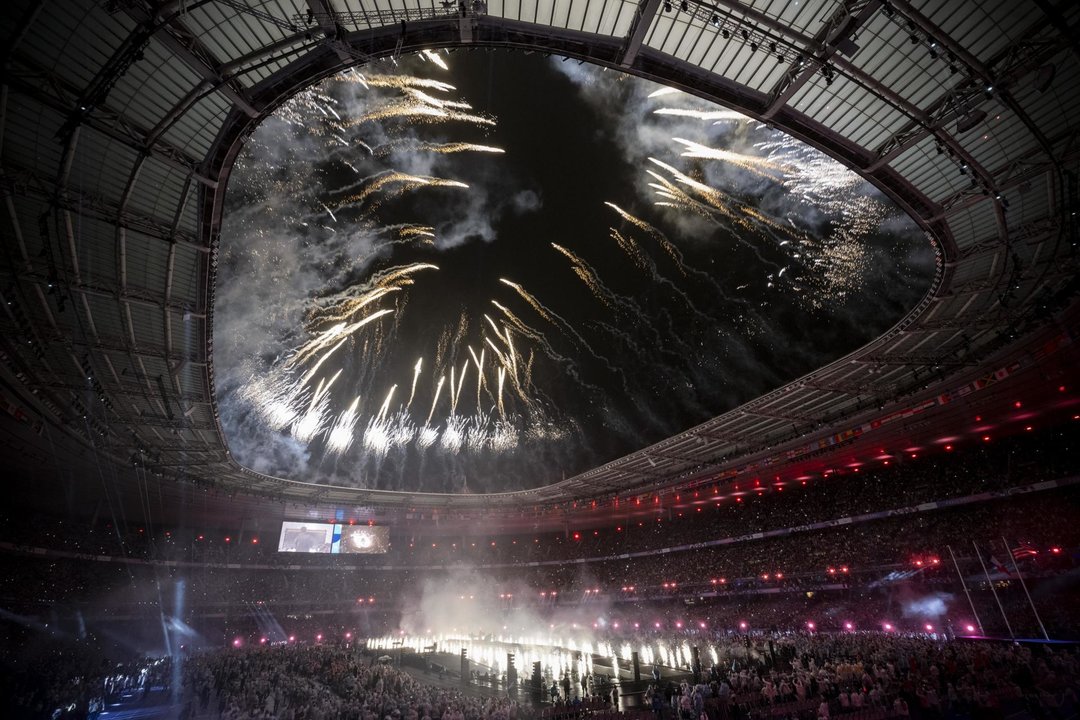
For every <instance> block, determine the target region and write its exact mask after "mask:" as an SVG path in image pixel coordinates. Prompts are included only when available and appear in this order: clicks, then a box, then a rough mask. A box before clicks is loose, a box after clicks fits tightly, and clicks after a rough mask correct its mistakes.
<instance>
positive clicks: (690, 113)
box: [653, 108, 750, 121]
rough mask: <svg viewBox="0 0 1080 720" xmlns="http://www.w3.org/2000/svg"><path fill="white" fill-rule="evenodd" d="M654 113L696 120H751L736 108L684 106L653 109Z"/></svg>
mask: <svg viewBox="0 0 1080 720" xmlns="http://www.w3.org/2000/svg"><path fill="white" fill-rule="evenodd" d="M653 115H673V116H675V117H687V118H693V119H695V120H706V121H708V120H714V121H729V120H734V121H742V120H749V119H750V118H748V117H746V116H745V115H743V114H742V113H739V112H735V111H734V110H686V109H684V108H657V109H656V110H653Z"/></svg>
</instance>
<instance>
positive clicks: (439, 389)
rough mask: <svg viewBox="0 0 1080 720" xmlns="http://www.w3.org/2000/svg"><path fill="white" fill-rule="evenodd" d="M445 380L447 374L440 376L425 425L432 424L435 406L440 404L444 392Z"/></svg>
mask: <svg viewBox="0 0 1080 720" xmlns="http://www.w3.org/2000/svg"><path fill="white" fill-rule="evenodd" d="M445 382H446V376H445V375H442V376H441V377H439V384H438V385H436V386H435V397H434V398H432V400H431V411H430V412H428V416H427V420H425V421H424V425H430V424H431V417H432V416H433V415H434V414H435V406H436V405H438V404H439V395H440V394H441V393H442V389H443V383H445Z"/></svg>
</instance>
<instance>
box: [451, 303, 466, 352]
mask: <svg viewBox="0 0 1080 720" xmlns="http://www.w3.org/2000/svg"><path fill="white" fill-rule="evenodd" d="M468 331H469V318H468V316H467V315H466V314H465V311H464V310H463V311H462V312H461V315H459V316H458V325H457V332H456V333H454V340H453V345H454V348H455V352H454V357H455V358H456V357H457V351H456V348H457V347H458V346H459V345H461V342H462V340H464V339H465V333H467V332H468Z"/></svg>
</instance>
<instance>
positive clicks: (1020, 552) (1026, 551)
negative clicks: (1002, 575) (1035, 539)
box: [1011, 542, 1039, 560]
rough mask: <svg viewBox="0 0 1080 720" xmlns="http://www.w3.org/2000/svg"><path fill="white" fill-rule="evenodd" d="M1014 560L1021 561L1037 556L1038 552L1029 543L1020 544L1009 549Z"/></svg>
mask: <svg viewBox="0 0 1080 720" xmlns="http://www.w3.org/2000/svg"><path fill="white" fill-rule="evenodd" d="M1011 552H1012V556H1013V559H1014V560H1022V559H1024V558H1029V557H1035V556H1036V555H1038V554H1039V551H1038V550H1036V549H1035V548H1033V547H1032V546H1031V545H1030V544H1029V543H1026V542H1022V543H1020V544H1019V545H1018V546H1017V547H1014V548H1012V549H1011Z"/></svg>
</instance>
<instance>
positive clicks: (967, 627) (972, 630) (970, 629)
mask: <svg viewBox="0 0 1080 720" xmlns="http://www.w3.org/2000/svg"><path fill="white" fill-rule="evenodd" d="M964 629H965V630H967V631H968V632H975V626H974V625H965V626H964Z"/></svg>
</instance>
